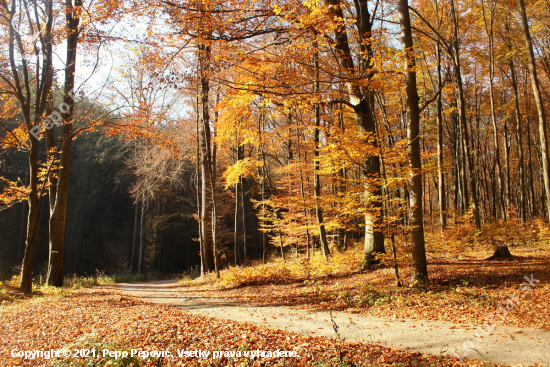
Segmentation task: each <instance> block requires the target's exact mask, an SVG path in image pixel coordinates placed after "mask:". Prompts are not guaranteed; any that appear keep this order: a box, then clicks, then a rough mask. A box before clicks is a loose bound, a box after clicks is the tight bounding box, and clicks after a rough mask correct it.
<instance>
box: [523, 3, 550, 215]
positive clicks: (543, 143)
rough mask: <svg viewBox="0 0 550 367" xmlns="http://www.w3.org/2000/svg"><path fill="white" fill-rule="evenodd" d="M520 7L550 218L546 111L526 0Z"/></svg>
mask: <svg viewBox="0 0 550 367" xmlns="http://www.w3.org/2000/svg"><path fill="white" fill-rule="evenodd" d="M517 2H518V7H519V11H520V15H521V23H522V25H523V39H524V41H525V49H526V51H527V60H528V63H527V66H528V67H529V77H530V79H531V87H532V88H533V96H534V97H535V105H536V107H537V112H538V119H539V135H540V150H541V161H542V172H541V174H542V178H543V182H544V190H545V194H546V196H545V198H546V211H547V214H548V218H550V171H549V169H550V168H549V167H548V165H549V162H548V142H547V133H546V111H545V109H544V105H543V103H542V96H541V93H540V86H539V80H538V76H537V66H536V60H535V54H534V52H533V44H532V42H531V33H530V31H529V23H528V21H527V14H526V12H525V1H524V0H517Z"/></svg>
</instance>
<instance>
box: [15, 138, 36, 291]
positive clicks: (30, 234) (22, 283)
mask: <svg viewBox="0 0 550 367" xmlns="http://www.w3.org/2000/svg"><path fill="white" fill-rule="evenodd" d="M30 139H31V149H30V150H29V151H28V152H27V154H28V156H29V177H30V179H29V186H30V193H29V196H28V198H27V203H28V206H29V212H28V213H29V214H28V216H27V240H26V242H25V252H24V254H23V262H22V264H21V276H20V279H19V288H21V290H22V291H23V292H25V293H31V292H32V275H33V274H32V273H33V271H32V270H33V263H34V255H35V254H36V249H37V246H38V235H39V233H40V222H39V217H38V209H39V206H40V200H39V198H38V140H36V139H34V138H33V137H31V138H30Z"/></svg>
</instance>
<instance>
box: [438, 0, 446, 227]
mask: <svg viewBox="0 0 550 367" xmlns="http://www.w3.org/2000/svg"><path fill="white" fill-rule="evenodd" d="M436 6H437V3H436ZM438 19H439V17H438ZM436 57H437V87H438V90H441V88H442V87H443V81H442V78H441V45H440V43H439V42H437V48H436ZM437 177H438V197H439V225H440V228H441V232H443V231H444V230H445V228H446V227H447V213H446V211H447V200H446V197H445V173H444V172H443V101H442V96H441V93H439V96H438V97H437Z"/></svg>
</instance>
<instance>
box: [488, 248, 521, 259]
mask: <svg viewBox="0 0 550 367" xmlns="http://www.w3.org/2000/svg"><path fill="white" fill-rule="evenodd" d="M513 258H514V256H513V255H512V254H511V253H510V249H509V248H508V246H498V247H497V248H496V250H495V253H494V254H493V256H491V257H489V258H487V259H486V260H511V259H513Z"/></svg>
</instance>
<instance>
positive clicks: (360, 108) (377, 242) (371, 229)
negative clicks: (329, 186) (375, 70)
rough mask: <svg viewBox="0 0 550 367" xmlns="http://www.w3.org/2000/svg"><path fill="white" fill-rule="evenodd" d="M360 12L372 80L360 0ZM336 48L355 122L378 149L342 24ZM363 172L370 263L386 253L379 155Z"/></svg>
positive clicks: (367, 25)
mask: <svg viewBox="0 0 550 367" xmlns="http://www.w3.org/2000/svg"><path fill="white" fill-rule="evenodd" d="M326 3H327V4H328V5H330V6H331V11H332V13H333V15H334V17H335V18H336V19H345V18H344V16H343V12H342V8H341V5H340V1H339V0H327V1H326ZM355 6H356V12H357V27H358V30H359V34H360V38H361V41H362V42H360V46H359V47H360V48H361V51H362V53H363V58H364V60H363V62H362V64H363V65H366V68H367V69H366V70H363V72H364V73H365V74H366V75H367V76H366V78H367V79H369V78H372V71H370V70H369V69H370V68H371V66H370V59H371V57H372V49H371V46H370V43H369V40H370V37H371V19H370V13H369V10H368V4H367V1H366V0H358V1H356V2H355ZM335 49H336V52H337V56H338V58H339V60H340V63H341V64H342V67H343V69H344V71H345V72H346V73H347V75H346V77H348V78H349V80H348V81H347V82H346V86H347V89H348V95H349V100H350V104H351V105H352V106H353V110H354V116H355V122H356V124H357V125H358V126H359V127H360V128H361V130H362V131H363V132H364V133H366V134H367V138H368V139H369V141H370V143H371V144H373V145H375V146H377V142H376V139H375V138H376V124H375V121H374V116H373V115H374V111H373V105H374V103H373V97H374V95H373V93H370V92H369V91H366V92H363V91H362V90H361V87H360V86H359V84H357V83H355V82H354V81H352V79H353V78H354V77H356V74H357V73H358V69H357V68H356V67H355V66H354V62H353V59H352V57H351V51H350V44H349V41H348V35H347V32H346V28H345V26H344V25H343V24H341V25H339V27H338V28H337V29H336V30H335ZM363 172H364V174H365V176H366V177H367V178H368V179H369V180H371V182H370V183H369V184H367V185H366V189H365V195H366V196H367V198H368V199H369V200H370V201H371V202H372V204H371V208H370V210H369V211H368V212H367V214H366V215H365V243H364V246H363V258H364V259H365V260H366V261H371V260H372V258H373V253H375V252H378V253H385V252H386V250H385V247H384V233H383V232H382V231H381V229H380V225H381V224H382V223H383V221H384V218H383V215H382V202H381V200H379V199H377V198H380V197H381V196H382V189H381V187H380V185H379V184H377V183H376V182H375V181H376V180H379V179H380V158H379V157H378V155H372V156H369V157H366V158H365V162H364V168H363Z"/></svg>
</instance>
